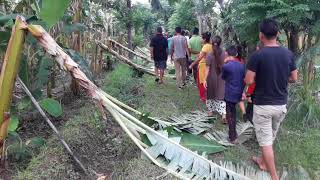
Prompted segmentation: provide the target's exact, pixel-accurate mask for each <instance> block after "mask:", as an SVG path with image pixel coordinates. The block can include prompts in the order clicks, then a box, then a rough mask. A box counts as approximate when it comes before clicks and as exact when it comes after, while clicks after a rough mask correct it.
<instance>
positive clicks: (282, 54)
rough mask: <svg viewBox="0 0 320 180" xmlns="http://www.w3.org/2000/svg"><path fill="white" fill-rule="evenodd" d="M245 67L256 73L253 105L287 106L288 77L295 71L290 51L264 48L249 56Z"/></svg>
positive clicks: (282, 48) (283, 48) (279, 48)
mask: <svg viewBox="0 0 320 180" xmlns="http://www.w3.org/2000/svg"><path fill="white" fill-rule="evenodd" d="M247 67H248V70H251V71H253V72H256V79H255V82H256V88H255V91H254V97H255V98H254V102H253V103H254V104H256V105H285V104H287V100H288V82H289V77H290V74H291V72H292V71H294V70H296V69H297V68H296V64H295V62H294V55H293V53H292V52H291V51H290V50H288V49H287V48H285V47H281V46H280V47H264V48H262V49H261V50H260V51H257V52H255V53H254V54H253V55H252V56H251V58H250V61H249V63H248V65H247Z"/></svg>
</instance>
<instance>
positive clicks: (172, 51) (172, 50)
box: [171, 42, 174, 61]
mask: <svg viewBox="0 0 320 180" xmlns="http://www.w3.org/2000/svg"><path fill="white" fill-rule="evenodd" d="M173 53H174V45H173V42H172V43H171V61H172V60H173Z"/></svg>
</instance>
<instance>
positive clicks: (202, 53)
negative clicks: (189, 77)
mask: <svg viewBox="0 0 320 180" xmlns="http://www.w3.org/2000/svg"><path fill="white" fill-rule="evenodd" d="M206 55H207V53H205V52H203V51H201V52H200V55H199V56H198V58H197V60H195V61H194V62H193V63H192V64H191V65H190V69H191V68H192V67H193V66H194V65H196V64H197V63H199V62H200V61H201V59H202V58H204V57H205V56H206Z"/></svg>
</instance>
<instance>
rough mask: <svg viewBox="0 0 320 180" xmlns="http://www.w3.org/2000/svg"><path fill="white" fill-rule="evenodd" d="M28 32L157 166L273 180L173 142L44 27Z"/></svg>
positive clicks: (191, 175)
mask: <svg viewBox="0 0 320 180" xmlns="http://www.w3.org/2000/svg"><path fill="white" fill-rule="evenodd" d="M26 29H27V30H28V31H29V32H30V33H31V34H32V35H33V36H34V37H35V38H36V39H37V40H38V42H39V44H40V45H41V46H42V47H43V48H44V49H45V51H46V52H47V53H48V54H50V55H51V56H52V57H53V58H54V59H55V60H56V61H57V63H58V64H59V65H60V67H61V68H62V69H64V70H66V71H68V72H69V73H70V74H71V76H72V77H73V78H74V79H75V80H76V81H77V82H78V83H79V85H80V86H81V87H83V88H84V89H85V90H86V92H87V94H88V95H89V96H91V97H92V98H93V99H94V100H95V102H97V104H98V105H99V106H98V107H102V108H103V109H102V108H100V109H101V110H104V109H105V110H107V111H108V112H109V113H110V114H111V115H112V116H113V117H114V119H115V121H117V122H118V123H119V125H120V126H121V127H122V129H123V130H124V131H125V132H126V133H127V135H128V136H129V137H130V138H131V140H132V141H133V142H134V143H135V144H136V145H137V146H138V147H139V148H140V149H141V151H142V152H143V153H144V154H145V155H146V156H147V157H148V158H149V159H150V160H151V161H152V162H153V163H154V164H156V165H157V166H159V167H162V168H164V169H165V170H166V171H168V172H169V173H171V174H173V175H174V176H176V177H178V178H181V179H221V180H224V179H270V178H269V176H268V175H267V174H266V173H261V172H256V171H250V170H247V169H246V168H243V167H241V168H240V167H237V166H235V168H231V169H228V168H227V167H230V165H228V164H227V165H218V164H216V163H214V162H212V161H209V160H208V159H206V158H205V157H203V156H201V155H199V154H197V153H195V152H192V151H191V150H189V149H187V148H185V147H183V146H181V145H180V144H179V143H177V141H176V139H172V138H169V137H167V136H166V135H164V134H162V133H160V132H157V131H155V130H154V129H152V128H150V127H149V126H147V125H146V124H144V123H142V122H141V121H139V120H138V119H137V118H136V117H134V116H132V115H131V114H129V113H128V112H126V111H125V110H123V109H122V108H120V107H119V106H118V105H116V104H115V103H114V102H112V101H111V99H109V98H108V96H107V95H106V93H105V92H103V91H102V90H101V89H99V88H98V87H97V86H96V85H95V84H94V83H92V82H91V81H90V80H89V79H88V78H87V77H86V75H85V74H84V73H83V72H82V71H81V70H80V68H79V66H78V64H77V63H75V62H74V61H73V60H72V59H71V57H70V56H69V55H67V54H66V53H65V52H64V51H63V49H62V48H61V47H60V46H59V45H58V44H57V43H56V42H55V40H54V39H53V38H52V37H51V36H50V35H49V34H48V33H47V32H46V31H45V30H44V29H43V28H42V27H41V26H38V25H27V26H26ZM140 134H145V135H147V136H149V137H151V136H152V138H153V140H151V141H152V144H153V145H152V146H151V147H149V146H148V145H146V144H145V143H143V142H142V141H141V140H140V136H139V135H140ZM152 138H151V139H152ZM154 146H157V148H154ZM152 149H155V150H157V151H155V150H154V151H153V150H152ZM158 152H159V153H158ZM164 159H165V161H164ZM173 165H175V166H173Z"/></svg>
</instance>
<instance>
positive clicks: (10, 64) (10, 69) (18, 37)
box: [0, 16, 27, 154]
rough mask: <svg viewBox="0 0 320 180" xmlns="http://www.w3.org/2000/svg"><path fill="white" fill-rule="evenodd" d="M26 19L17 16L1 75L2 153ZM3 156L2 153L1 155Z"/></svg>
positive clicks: (0, 122)
mask: <svg viewBox="0 0 320 180" xmlns="http://www.w3.org/2000/svg"><path fill="white" fill-rule="evenodd" d="M26 26H27V24H26V23H25V19H24V18H23V17H21V16H17V18H16V22H15V25H14V26H13V28H12V33H11V38H10V41H9V44H8V47H7V51H6V55H5V58H4V61H3V65H2V70H1V75H0V100H1V101H0V152H1V151H2V148H3V146H2V145H3V142H4V139H5V138H6V136H7V133H8V132H7V131H8V125H9V122H10V104H11V99H12V92H13V87H14V83H15V78H16V75H17V73H18V70H19V66H20V59H21V52H22V48H23V44H24V41H25V35H26V33H25V31H24V30H23V28H25V27H26ZM0 154H2V153H0Z"/></svg>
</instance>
